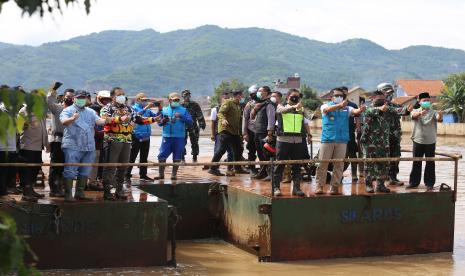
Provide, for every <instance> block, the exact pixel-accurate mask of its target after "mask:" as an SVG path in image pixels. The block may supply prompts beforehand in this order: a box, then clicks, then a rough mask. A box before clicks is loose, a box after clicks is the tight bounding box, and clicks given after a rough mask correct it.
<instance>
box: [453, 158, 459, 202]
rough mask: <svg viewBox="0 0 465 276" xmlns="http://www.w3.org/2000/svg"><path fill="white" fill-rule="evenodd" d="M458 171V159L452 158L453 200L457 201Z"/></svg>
mask: <svg viewBox="0 0 465 276" xmlns="http://www.w3.org/2000/svg"><path fill="white" fill-rule="evenodd" d="M458 173H459V159H458V158H454V202H456V201H457V186H458V185H457V184H458Z"/></svg>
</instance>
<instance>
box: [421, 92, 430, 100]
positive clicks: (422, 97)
mask: <svg viewBox="0 0 465 276" xmlns="http://www.w3.org/2000/svg"><path fill="white" fill-rule="evenodd" d="M425 98H430V96H429V93H428V92H421V93H420V94H418V99H419V100H421V99H425Z"/></svg>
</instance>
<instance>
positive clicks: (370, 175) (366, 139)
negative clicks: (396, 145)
mask: <svg viewBox="0 0 465 276" xmlns="http://www.w3.org/2000/svg"><path fill="white" fill-rule="evenodd" d="M372 100H373V106H371V107H369V108H367V110H366V111H365V112H364V113H363V124H362V127H361V128H362V129H361V133H362V134H361V137H360V143H361V145H362V151H363V157H364V158H382V157H389V122H388V121H387V120H386V116H385V113H386V112H387V111H388V110H389V106H388V103H387V102H386V98H385V96H384V93H383V92H382V91H379V90H377V91H375V92H374V93H373V98H372ZM364 169H365V189H366V192H367V193H373V192H374V190H373V181H376V182H377V185H376V191H377V192H381V193H389V192H390V190H389V189H388V188H386V186H385V185H384V182H385V181H386V180H387V177H388V172H389V167H388V162H374V163H373V162H366V163H365V164H364Z"/></svg>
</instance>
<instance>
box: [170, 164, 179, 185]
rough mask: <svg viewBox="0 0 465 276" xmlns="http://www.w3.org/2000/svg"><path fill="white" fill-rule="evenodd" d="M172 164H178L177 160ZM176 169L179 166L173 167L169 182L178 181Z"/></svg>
mask: <svg viewBox="0 0 465 276" xmlns="http://www.w3.org/2000/svg"><path fill="white" fill-rule="evenodd" d="M173 163H179V160H174V161H173ZM178 169H179V166H174V165H173V170H172V173H171V180H177V179H178Z"/></svg>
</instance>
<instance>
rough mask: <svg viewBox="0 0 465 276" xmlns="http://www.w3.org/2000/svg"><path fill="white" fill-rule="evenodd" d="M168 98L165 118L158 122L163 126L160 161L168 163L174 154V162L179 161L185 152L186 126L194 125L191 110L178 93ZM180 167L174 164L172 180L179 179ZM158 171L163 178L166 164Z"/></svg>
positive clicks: (164, 112)
mask: <svg viewBox="0 0 465 276" xmlns="http://www.w3.org/2000/svg"><path fill="white" fill-rule="evenodd" d="M168 99H169V105H168V106H165V107H164V108H163V110H162V116H163V119H162V120H161V122H160V123H159V124H158V125H159V126H162V127H163V132H162V143H161V146H160V153H159V154H158V162H160V163H166V159H168V157H169V156H170V155H171V154H172V155H173V163H179V162H181V159H182V155H183V153H184V148H185V143H186V141H185V139H186V128H187V127H190V126H192V117H191V115H190V114H189V111H187V109H186V108H184V107H183V106H182V105H181V99H180V98H179V95H178V93H176V92H173V93H171V94H170V95H169V97H168ZM178 168H179V166H173V170H172V173H171V180H176V179H177V174H178ZM158 171H159V177H158V178H159V179H160V180H163V179H164V178H165V166H160V167H159V168H158Z"/></svg>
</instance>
